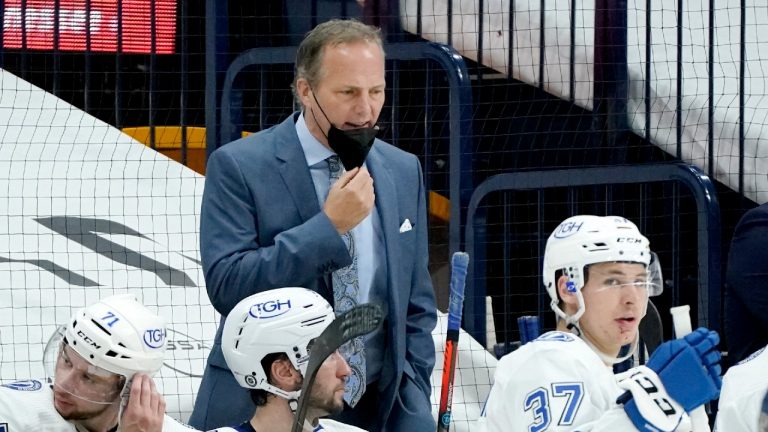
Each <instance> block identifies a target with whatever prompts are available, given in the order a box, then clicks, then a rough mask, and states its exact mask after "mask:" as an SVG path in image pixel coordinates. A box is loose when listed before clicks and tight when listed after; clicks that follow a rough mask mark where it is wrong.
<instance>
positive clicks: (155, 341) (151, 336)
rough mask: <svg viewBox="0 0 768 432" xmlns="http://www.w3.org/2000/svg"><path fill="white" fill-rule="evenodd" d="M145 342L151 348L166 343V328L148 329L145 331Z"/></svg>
mask: <svg viewBox="0 0 768 432" xmlns="http://www.w3.org/2000/svg"><path fill="white" fill-rule="evenodd" d="M144 343H145V344H147V346H148V347H150V348H160V347H162V346H163V344H165V330H164V329H159V328H157V329H147V330H146V331H145V332H144Z"/></svg>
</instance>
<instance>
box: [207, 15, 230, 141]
mask: <svg viewBox="0 0 768 432" xmlns="http://www.w3.org/2000/svg"><path fill="white" fill-rule="evenodd" d="M205 15H206V17H205V140H206V153H207V155H208V156H210V154H211V152H212V151H214V150H216V149H217V148H218V147H219V146H220V145H221V141H220V139H219V127H220V126H221V122H220V113H219V103H220V102H219V91H220V89H221V86H222V79H223V77H224V71H226V69H227V64H226V63H227V58H228V50H229V43H228V40H227V37H228V30H227V28H228V25H227V18H228V17H227V2H224V1H218V0H207V1H206V7H205Z"/></svg>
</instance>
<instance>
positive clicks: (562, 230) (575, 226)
mask: <svg viewBox="0 0 768 432" xmlns="http://www.w3.org/2000/svg"><path fill="white" fill-rule="evenodd" d="M583 225H584V222H580V223H576V222H563V223H561V224H560V226H558V227H557V229H556V230H555V234H554V236H555V238H558V239H562V238H566V237H570V236H572V235H574V234H576V233H577V232H579V230H580V229H581V227H582V226H583Z"/></svg>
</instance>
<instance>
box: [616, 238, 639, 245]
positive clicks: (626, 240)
mask: <svg viewBox="0 0 768 432" xmlns="http://www.w3.org/2000/svg"><path fill="white" fill-rule="evenodd" d="M642 242H643V241H642V240H641V239H639V238H635V237H619V238H617V239H616V243H629V244H638V243H642Z"/></svg>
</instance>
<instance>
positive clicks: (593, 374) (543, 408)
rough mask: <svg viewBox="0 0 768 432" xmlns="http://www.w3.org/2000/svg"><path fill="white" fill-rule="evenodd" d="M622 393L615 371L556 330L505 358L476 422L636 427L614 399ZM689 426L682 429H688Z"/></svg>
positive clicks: (498, 428)
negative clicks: (479, 417)
mask: <svg viewBox="0 0 768 432" xmlns="http://www.w3.org/2000/svg"><path fill="white" fill-rule="evenodd" d="M623 393H624V390H623V389H621V388H620V387H619V386H618V384H617V383H616V378H615V376H614V374H613V370H612V369H611V368H609V367H607V366H606V365H605V364H604V363H603V361H602V360H601V359H600V357H598V355H597V354H596V353H595V352H594V351H592V349H591V348H590V347H589V346H588V345H587V344H586V343H585V342H584V341H583V340H581V338H579V337H577V336H576V335H574V334H571V333H565V332H559V331H553V332H549V333H546V334H544V335H542V336H540V337H539V338H538V339H536V340H534V341H532V342H530V343H527V344H525V345H523V346H522V347H520V348H519V349H518V350H517V351H514V352H512V353H510V354H508V355H506V356H504V357H503V358H502V359H501V360H499V364H498V365H497V367H496V375H495V378H494V382H493V387H492V388H491V392H490V394H489V395H488V400H487V402H486V406H485V408H484V410H483V414H482V415H481V419H480V421H479V422H478V426H480V429H481V430H483V428H484V429H485V430H487V431H492V432H502V431H503V432H507V431H530V432H544V431H547V432H552V431H580V432H587V431H591V432H598V431H600V432H609V431H610V432H616V431H633V430H636V429H635V426H634V425H633V424H632V422H631V421H630V420H629V418H628V417H627V415H626V413H625V412H624V407H623V406H621V405H618V404H617V403H616V399H617V398H618V397H619V396H620V395H622V394H623ZM683 423H686V425H685V426H682V424H681V427H682V428H681V427H678V429H677V430H678V431H681V430H688V428H689V427H690V426H689V422H688V420H687V419H685V420H684V422H683Z"/></svg>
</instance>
